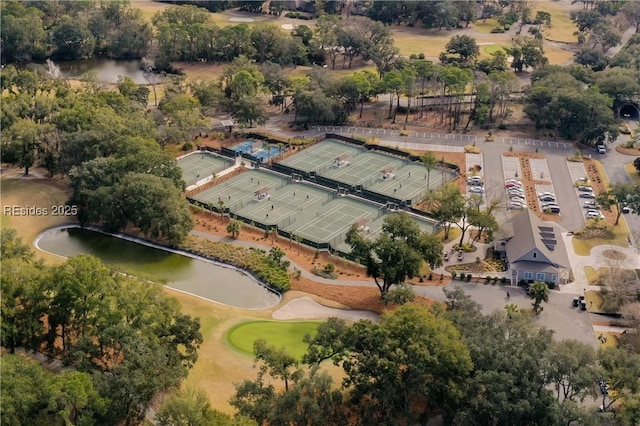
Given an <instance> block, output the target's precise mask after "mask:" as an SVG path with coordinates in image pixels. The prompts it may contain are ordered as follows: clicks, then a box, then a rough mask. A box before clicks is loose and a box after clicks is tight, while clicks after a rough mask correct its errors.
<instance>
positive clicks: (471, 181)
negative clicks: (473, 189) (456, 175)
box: [467, 176, 484, 185]
mask: <svg viewBox="0 0 640 426" xmlns="http://www.w3.org/2000/svg"><path fill="white" fill-rule="evenodd" d="M467 183H468V184H469V185H472V184H473V185H483V184H484V181H483V180H482V178H481V177H480V176H471V177H468V178H467Z"/></svg>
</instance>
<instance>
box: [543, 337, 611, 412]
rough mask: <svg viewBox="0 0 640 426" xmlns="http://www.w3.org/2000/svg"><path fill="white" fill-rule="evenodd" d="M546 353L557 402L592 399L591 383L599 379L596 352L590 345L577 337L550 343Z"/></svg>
mask: <svg viewBox="0 0 640 426" xmlns="http://www.w3.org/2000/svg"><path fill="white" fill-rule="evenodd" d="M548 351H549V352H548V353H547V354H546V355H545V356H546V357H547V358H548V359H549V360H552V363H551V364H550V365H549V376H550V377H549V378H550V380H551V381H552V382H553V384H554V387H555V391H556V398H557V399H558V401H560V402H564V401H565V400H568V401H575V402H583V401H584V400H585V399H586V398H588V397H593V398H595V397H596V396H597V395H596V389H595V387H594V385H593V384H594V383H597V382H598V380H600V371H599V368H598V364H597V357H596V351H595V350H594V349H593V347H592V346H591V345H587V344H585V343H582V342H578V341H577V340H563V341H561V342H553V343H552V344H551V346H550V348H549V349H548Z"/></svg>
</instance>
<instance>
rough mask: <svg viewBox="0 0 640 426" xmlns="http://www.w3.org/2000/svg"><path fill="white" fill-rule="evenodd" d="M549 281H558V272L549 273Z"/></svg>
mask: <svg viewBox="0 0 640 426" xmlns="http://www.w3.org/2000/svg"><path fill="white" fill-rule="evenodd" d="M551 282H553V283H557V282H558V274H551Z"/></svg>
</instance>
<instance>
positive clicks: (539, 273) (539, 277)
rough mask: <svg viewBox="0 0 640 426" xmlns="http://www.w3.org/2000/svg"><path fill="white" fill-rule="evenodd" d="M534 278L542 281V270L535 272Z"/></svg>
mask: <svg viewBox="0 0 640 426" xmlns="http://www.w3.org/2000/svg"><path fill="white" fill-rule="evenodd" d="M536 280H538V281H544V272H537V273H536Z"/></svg>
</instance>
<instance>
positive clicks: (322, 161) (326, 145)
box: [280, 139, 363, 174]
mask: <svg viewBox="0 0 640 426" xmlns="http://www.w3.org/2000/svg"><path fill="white" fill-rule="evenodd" d="M361 152H363V151H362V148H359V147H357V146H353V145H347V144H344V143H340V142H337V141H334V140H331V139H327V140H324V141H322V142H319V143H317V144H315V145H313V146H310V147H309V148H306V149H305V150H303V151H301V152H300V153H298V154H296V155H293V156H291V157H289V158H287V159H285V160H282V161H280V164H282V165H285V166H288V167H293V168H294V169H298V170H302V171H304V172H318V173H319V174H323V173H324V172H325V171H326V170H327V169H328V168H329V167H330V166H334V165H335V163H336V158H338V157H340V156H343V155H345V154H346V157H348V159H349V161H351V159H352V158H353V157H355V156H357V155H358V154H359V153H361Z"/></svg>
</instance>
